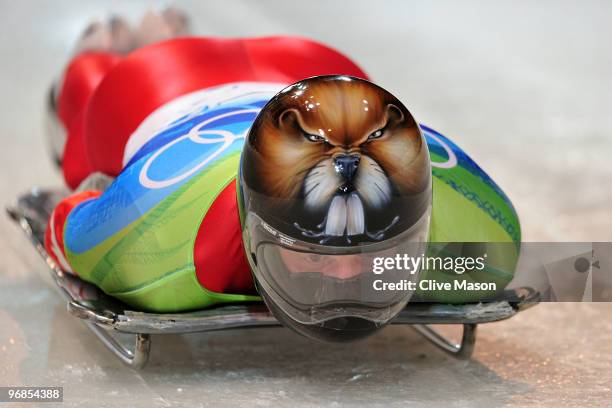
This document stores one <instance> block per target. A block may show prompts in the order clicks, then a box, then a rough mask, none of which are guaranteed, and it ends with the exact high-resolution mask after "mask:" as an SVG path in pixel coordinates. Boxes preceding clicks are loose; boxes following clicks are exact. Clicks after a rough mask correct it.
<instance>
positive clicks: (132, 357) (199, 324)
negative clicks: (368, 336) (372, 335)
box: [7, 188, 539, 369]
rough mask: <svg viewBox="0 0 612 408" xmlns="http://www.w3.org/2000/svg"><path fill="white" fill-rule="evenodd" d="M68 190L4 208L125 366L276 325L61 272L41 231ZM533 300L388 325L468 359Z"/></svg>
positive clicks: (409, 311)
mask: <svg viewBox="0 0 612 408" xmlns="http://www.w3.org/2000/svg"><path fill="white" fill-rule="evenodd" d="M67 194H68V192H67V191H62V190H42V189H37V188H35V189H33V190H32V191H31V192H30V193H28V194H24V195H22V196H21V197H19V199H18V201H17V204H16V205H15V206H12V207H9V208H7V212H8V214H9V216H10V217H11V218H12V219H13V220H14V221H15V222H16V223H17V224H19V225H20V227H21V228H22V229H23V231H24V232H25V234H26V236H27V237H28V238H29V239H30V241H31V242H32V244H33V245H34V247H35V248H36V249H37V251H38V253H39V254H40V255H41V256H42V258H43V259H44V260H45V261H46V262H47V265H49V268H50V274H51V278H52V281H53V283H54V284H55V286H56V288H57V289H58V291H59V292H60V293H61V295H63V296H64V298H65V299H66V300H67V302H68V311H69V312H70V314H72V315H73V316H75V317H78V318H79V319H82V320H83V321H84V322H85V324H86V325H87V326H88V327H89V328H90V330H91V331H92V332H93V333H94V334H95V335H96V336H97V337H98V338H99V339H100V340H101V341H102V343H104V345H105V346H106V347H107V348H108V349H109V350H110V351H111V352H112V353H113V354H115V355H116V356H117V357H118V358H119V359H120V360H121V361H123V362H124V363H125V364H127V365H128V366H130V367H132V368H136V369H140V368H142V367H144V366H145V365H146V363H147V360H148V358H149V352H150V348H151V335H158V334H168V333H174V334H178V333H196V332H207V331H215V330H227V329H239V328H249V327H272V326H280V323H279V322H278V321H277V320H276V319H275V318H274V317H273V316H272V314H271V313H270V312H269V311H268V309H267V308H266V307H265V305H264V304H263V303H261V304H257V303H253V304H242V305H231V306H220V307H214V308H210V309H206V310H201V311H195V312H188V313H177V314H154V313H143V312H138V311H135V310H130V309H129V307H127V306H126V305H124V304H122V303H121V302H119V301H117V300H115V299H114V298H112V297H110V296H107V295H105V294H104V293H102V292H101V291H100V290H99V289H97V288H96V287H95V286H94V285H92V284H89V283H87V282H85V281H82V280H81V279H79V278H78V277H76V276H73V275H69V274H66V273H64V272H63V271H62V270H61V269H60V268H59V267H58V266H56V265H55V262H54V261H53V260H52V258H51V257H50V256H49V255H48V254H47V252H46V250H45V247H44V233H45V228H46V223H47V220H48V218H49V215H50V213H51V211H53V208H54V207H55V205H56V204H57V203H58V202H59V201H60V200H61V199H62V198H63V197H65V196H66V195H67ZM538 301H539V294H538V293H537V292H536V291H535V290H533V289H530V288H520V289H515V290H507V291H505V292H504V294H503V297H502V298H500V299H498V300H492V301H488V302H485V303H468V304H461V305H451V304H442V303H410V304H409V305H408V306H407V307H406V308H405V309H404V310H403V311H402V312H401V313H400V315H399V316H398V317H397V318H396V319H395V320H393V321H392V324H407V325H411V326H412V327H413V328H414V329H415V330H416V331H417V332H419V333H420V334H421V335H423V336H424V337H425V338H426V339H427V340H429V341H430V342H431V343H432V344H434V345H435V346H436V347H438V348H440V349H441V350H444V351H445V352H447V353H449V354H450V355H452V356H454V357H456V358H459V359H468V358H469V357H470V356H471V355H472V352H473V350H474V345H475V342H476V328H477V325H478V324H480V323H488V322H494V321H499V320H504V319H507V318H510V317H512V316H514V315H515V314H516V313H518V312H519V311H522V310H524V309H526V308H529V307H531V306H533V305H535V304H536V303H538ZM436 324H458V325H462V326H463V334H462V337H461V341H460V342H459V343H455V342H452V341H451V340H449V339H447V338H445V337H444V336H442V335H441V334H439V333H438V332H437V331H436V330H435V329H433V328H432V327H431V325H436ZM116 333H125V334H130V335H133V338H134V341H133V344H132V345H131V346H126V345H124V344H123V342H122V341H121V340H120V339H119V338H118V336H117V334H116Z"/></svg>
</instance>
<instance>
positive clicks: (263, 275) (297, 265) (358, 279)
mask: <svg viewBox="0 0 612 408" xmlns="http://www.w3.org/2000/svg"><path fill="white" fill-rule="evenodd" d="M429 219H430V210H428V211H426V212H425V214H423V216H422V217H421V218H420V219H419V220H418V221H417V222H416V223H415V224H414V225H413V226H412V228H410V229H409V230H406V231H404V232H403V233H401V234H399V235H397V236H395V237H393V238H392V239H388V240H385V241H383V242H378V243H373V244H367V245H359V246H351V247H331V246H324V245H317V244H312V243H309V242H304V241H300V240H296V239H294V238H290V237H287V236H285V235H284V234H282V233H281V232H279V231H278V230H275V229H274V228H273V227H271V226H270V225H269V224H267V223H266V222H264V221H263V220H261V218H260V217H259V216H257V215H256V214H255V213H252V212H250V213H249V214H248V215H247V217H246V224H245V227H246V228H245V229H244V235H245V236H244V239H245V243H246V245H247V251H248V252H249V254H248V255H249V256H248V258H249V262H250V263H251V267H252V269H253V273H254V274H255V277H256V280H257V284H258V285H259V289H260V290H262V291H265V294H266V295H267V297H268V298H269V300H270V301H272V302H274V303H275V306H276V307H279V308H280V309H282V311H283V312H284V313H285V314H286V315H288V316H289V317H290V318H291V319H293V320H295V321H296V322H299V323H302V324H318V323H322V322H325V321H327V320H330V319H335V318H338V317H359V318H362V319H366V320H369V321H372V322H375V323H377V324H385V323H387V322H388V321H389V320H391V319H392V318H393V317H395V316H396V315H397V314H398V313H399V312H400V311H401V310H402V309H403V308H404V306H405V305H406V303H407V302H408V301H409V300H410V297H411V296H412V294H413V292H414V290H415V284H416V282H418V279H419V274H420V270H414V269H412V268H411V263H409V262H402V261H404V260H406V259H409V258H410V257H414V258H416V257H420V256H422V255H423V254H424V253H425V251H426V248H427V234H428V231H429ZM410 282H412V283H410Z"/></svg>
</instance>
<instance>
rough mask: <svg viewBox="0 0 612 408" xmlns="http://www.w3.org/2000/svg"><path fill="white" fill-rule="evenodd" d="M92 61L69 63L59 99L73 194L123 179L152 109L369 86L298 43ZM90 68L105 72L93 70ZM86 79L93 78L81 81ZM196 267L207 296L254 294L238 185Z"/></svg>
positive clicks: (166, 48)
mask: <svg viewBox="0 0 612 408" xmlns="http://www.w3.org/2000/svg"><path fill="white" fill-rule="evenodd" d="M90 58H94V57H85V56H83V57H77V58H75V60H73V61H72V63H71V65H70V66H69V68H68V70H67V72H66V78H65V82H64V87H63V88H62V92H61V93H60V101H59V104H60V106H63V107H62V108H61V109H60V111H61V113H60V115H62V120H65V122H64V123H67V128H68V129H69V130H70V136H69V140H68V142H67V145H66V151H65V155H64V163H63V170H64V176H65V179H66V182H67V183H68V185H69V186H71V187H73V188H74V187H76V186H77V185H78V184H79V183H80V182H81V181H82V180H83V179H85V178H86V177H87V176H88V175H89V174H90V173H92V172H94V171H101V172H104V173H106V174H108V175H111V176H116V175H118V174H119V173H120V172H121V170H122V160H123V153H124V148H125V145H126V143H127V140H128V138H129V136H130V135H131V134H132V132H133V131H134V130H136V128H137V127H138V126H139V125H140V123H141V122H142V121H143V120H144V119H145V118H146V117H147V116H148V115H149V114H151V113H152V112H153V111H154V110H155V109H157V108H159V107H160V106H162V105H163V104H165V103H167V102H170V101H171V100H173V99H175V98H177V97H179V96H181V95H184V94H187V93H190V92H194V91H197V90H200V89H204V88H208V87H212V86H216V85H222V84H226V83H231V82H239V81H259V82H279V83H286V84H290V83H293V82H297V81H299V80H301V79H304V78H307V77H311V76H316V75H325V74H344V75H351V76H356V77H361V78H365V79H367V75H366V74H365V73H364V72H363V71H362V70H361V69H360V68H359V67H358V66H357V65H356V64H355V63H353V62H352V61H351V60H350V59H348V58H347V57H346V56H344V55H342V54H341V53H339V52H337V51H335V50H333V49H331V48H329V47H327V46H325V45H322V44H319V43H316V42H314V41H311V40H307V39H302V38H297V37H267V38H251V39H220V38H182V39H173V40H168V41H164V42H160V43H157V44H153V45H150V46H147V47H143V48H141V49H138V50H136V51H135V52H133V53H131V54H129V55H128V56H126V57H124V58H123V59H121V60H119V59H118V57H115V56H112V55H106V56H99V57H98V58H100V59H101V60H105V58H107V59H108V64H103V63H101V64H100V65H96V64H94V63H93V62H92V61H91V60H90ZM115 58H116V59H115ZM81 64H82V65H83V67H81V66H80V65H81ZM91 66H93V67H100V69H99V70H98V69H91V70H89V68H90V67H91ZM87 72H90V73H91V78H89V79H87V78H82V77H81V76H82V75H85V74H86V73H87ZM72 76H75V78H72ZM73 87H74V88H76V89H72V88H73ZM71 208H73V207H71ZM71 208H70V209H71ZM65 211H67V212H66V214H65V216H67V214H68V212H69V210H65ZM62 221H65V217H64V218H63V219H62ZM61 225H62V227H63V222H62V223H61ZM194 263H195V269H196V275H197V278H198V281H199V282H200V283H201V284H202V285H203V286H204V287H206V288H207V289H209V290H212V291H215V292H225V293H253V292H254V288H253V282H252V280H251V274H250V271H249V268H248V265H247V261H246V259H245V255H244V251H243V248H242V238H241V231H240V222H239V217H238V210H237V203H236V193H235V182H234V183H231V184H230V185H229V186H228V187H227V188H225V189H224V190H223V192H222V193H221V194H220V195H219V197H218V198H217V199H216V201H215V202H214V203H213V205H212V206H211V208H210V209H209V211H208V213H207V214H206V216H205V218H204V220H203V222H202V224H201V225H200V226H199V230H198V235H197V238H196V242H195V246H194Z"/></svg>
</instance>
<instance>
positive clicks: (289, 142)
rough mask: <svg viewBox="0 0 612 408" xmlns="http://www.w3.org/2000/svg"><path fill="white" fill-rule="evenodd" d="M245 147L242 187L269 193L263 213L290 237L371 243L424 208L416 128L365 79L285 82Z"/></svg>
mask: <svg viewBox="0 0 612 408" xmlns="http://www.w3.org/2000/svg"><path fill="white" fill-rule="evenodd" d="M249 148H252V149H253V150H254V151H253V152H252V154H249V152H248V151H247V154H246V155H245V160H246V161H247V163H246V165H247V166H246V167H245V168H250V169H251V171H250V172H249V173H250V174H245V175H244V176H245V177H247V184H249V185H250V187H251V188H252V189H254V190H255V191H257V192H258V193H261V194H263V195H265V196H266V197H268V198H269V200H267V201H268V202H267V204H266V208H265V209H263V210H265V211H267V212H269V213H270V215H271V216H272V217H273V218H274V217H278V218H280V219H282V220H283V222H284V223H285V224H288V225H290V226H291V227H292V228H293V229H294V231H293V232H292V231H287V226H285V228H284V230H283V232H285V233H289V234H290V235H292V236H294V237H299V238H306V239H310V240H311V241H314V242H316V243H320V244H336V245H347V244H348V245H351V244H355V243H359V242H372V241H380V240H382V239H386V238H388V237H389V236H391V235H394V230H397V232H399V231H401V230H405V229H406V227H407V226H408V225H409V224H410V223H414V222H415V221H416V220H417V219H418V218H420V216H421V215H422V214H423V213H424V212H425V210H426V207H427V206H428V205H429V200H428V199H427V197H426V195H427V193H428V192H429V191H430V183H431V170H430V164H429V155H428V151H427V145H426V143H425V141H424V139H423V136H422V135H421V132H420V129H419V127H418V126H417V124H416V122H415V120H414V118H413V117H412V115H411V114H410V112H409V111H408V110H407V109H406V108H405V107H404V105H403V104H402V103H401V102H400V101H399V100H397V98H395V97H394V96H393V95H391V94H390V93H388V92H387V91H385V90H384V89H382V88H380V87H378V86H376V85H374V84H372V83H370V82H367V81H364V80H360V79H356V78H349V77H338V76H334V77H315V78H311V79H307V80H304V81H301V82H299V83H296V84H294V85H292V86H290V87H288V88H286V89H285V90H284V91H283V92H281V93H280V94H279V95H277V96H276V97H275V98H274V99H273V100H272V101H270V103H268V105H266V107H265V108H264V109H263V110H262V112H261V113H260V115H259V117H258V118H257V120H256V121H255V123H254V124H253V127H252V129H251V132H250V134H249V141H248V143H247V149H249ZM429 194H431V193H430V192H429Z"/></svg>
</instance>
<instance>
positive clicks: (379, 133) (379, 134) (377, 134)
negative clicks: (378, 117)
mask: <svg viewBox="0 0 612 408" xmlns="http://www.w3.org/2000/svg"><path fill="white" fill-rule="evenodd" d="M384 134H385V129H384V128H383V129H378V130H377V131H376V132H373V133H372V134H371V135H370V136H368V140H372V139H378V138H380V137H382V135H384Z"/></svg>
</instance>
